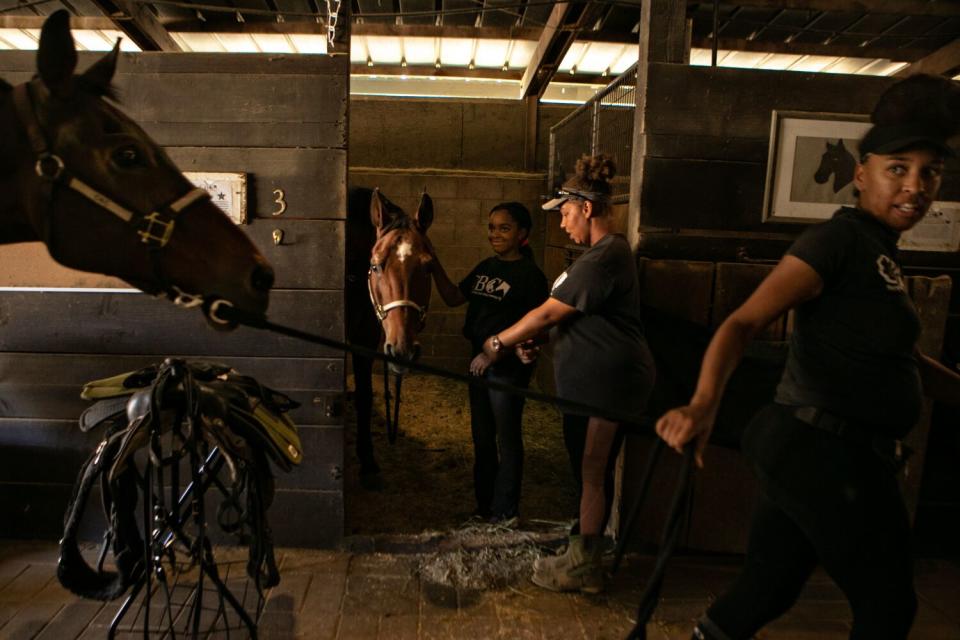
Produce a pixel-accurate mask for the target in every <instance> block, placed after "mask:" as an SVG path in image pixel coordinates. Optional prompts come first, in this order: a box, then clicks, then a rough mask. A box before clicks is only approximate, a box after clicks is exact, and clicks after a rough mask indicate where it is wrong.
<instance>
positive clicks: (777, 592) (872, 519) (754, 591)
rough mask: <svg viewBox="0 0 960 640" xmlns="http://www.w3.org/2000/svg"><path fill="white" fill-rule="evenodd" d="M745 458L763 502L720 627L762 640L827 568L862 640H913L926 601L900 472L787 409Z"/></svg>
mask: <svg viewBox="0 0 960 640" xmlns="http://www.w3.org/2000/svg"><path fill="white" fill-rule="evenodd" d="M743 448H744V452H745V453H746V454H747V457H748V458H749V459H750V460H751V463H752V464H753V466H754V469H755V471H756V472H757V474H758V477H759V479H760V483H761V487H762V492H761V496H760V499H759V501H758V504H757V507H756V511H755V513H754V516H753V522H752V526H751V531H750V540H749V544H748V548H747V557H746V560H745V564H744V567H743V571H742V572H741V573H740V575H739V577H738V578H737V580H736V582H735V583H734V585H733V586H732V587H731V588H730V590H729V591H727V592H726V593H725V594H724V595H723V596H721V597H720V598H719V599H717V600H716V601H715V602H714V604H713V605H712V606H711V607H710V609H709V610H708V611H707V618H709V620H710V622H712V623H713V625H715V626H716V627H717V628H718V629H719V630H721V631H722V632H723V634H725V635H726V636H728V637H729V638H731V639H733V640H740V639H745V638H751V637H753V635H754V634H755V633H756V632H757V631H758V630H760V629H761V628H762V627H763V626H764V625H766V624H767V623H769V622H771V621H772V620H774V619H776V618H778V617H779V616H781V615H782V614H784V613H785V612H786V611H787V610H788V609H790V607H791V606H792V605H793V604H794V602H796V600H797V598H798V596H799V595H800V592H801V590H802V589H803V586H804V584H805V583H806V581H807V579H808V578H809V577H810V575H811V573H812V572H813V570H814V569H815V568H816V566H817V565H818V564H819V565H822V566H823V567H824V569H825V570H826V572H827V574H828V575H829V576H830V577H831V578H832V579H833V580H834V581H835V582H836V584H837V585H838V586H839V587H840V589H841V590H842V591H843V592H844V594H845V595H846V597H847V599H848V600H849V602H850V607H851V610H852V612H853V629H852V631H851V634H850V637H851V638H852V639H854V640H862V639H867V638H870V639H874V640H900V639H903V638H906V637H907V634H908V632H909V630H910V627H911V625H912V623H913V619H914V616H915V614H916V609H917V599H916V594H915V592H914V586H913V561H912V556H911V552H910V526H909V519H908V516H907V510H906V508H905V506H904V503H903V498H902V496H901V494H900V489H899V486H898V485H897V481H896V476H895V475H894V473H893V472H892V470H891V468H890V467H889V466H888V465H887V464H886V463H885V462H884V461H883V460H882V459H881V458H880V457H879V456H877V455H876V454H875V453H874V452H873V451H872V450H871V449H870V448H869V447H868V446H865V445H863V444H855V443H851V442H848V441H845V440H842V439H840V438H839V437H838V436H836V435H834V434H831V433H826V432H823V431H819V430H817V429H815V428H814V427H811V426H810V425H807V424H804V423H803V422H800V421H799V420H797V419H796V418H795V417H794V416H793V415H792V409H791V408H790V407H784V406H781V405H771V406H768V407H766V408H765V409H763V410H762V411H761V412H760V413H759V414H758V415H757V417H756V418H754V420H753V421H752V422H751V424H750V426H749V427H748V428H747V431H746V433H745V434H744V436H743ZM711 626H712V625H711Z"/></svg>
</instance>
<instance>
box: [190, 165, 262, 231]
mask: <svg viewBox="0 0 960 640" xmlns="http://www.w3.org/2000/svg"><path fill="white" fill-rule="evenodd" d="M183 175H184V176H186V178H187V180H189V181H190V182H192V183H193V184H194V186H197V187H200V188H201V189H205V190H206V191H207V193H209V194H210V201H211V202H213V204H214V205H216V206H217V207H218V208H219V209H220V210H221V211H223V212H224V213H225V214H227V216H228V217H229V218H230V219H231V220H233V222H234V223H235V224H246V222H247V174H246V173H240V172H209V171H184V172H183Z"/></svg>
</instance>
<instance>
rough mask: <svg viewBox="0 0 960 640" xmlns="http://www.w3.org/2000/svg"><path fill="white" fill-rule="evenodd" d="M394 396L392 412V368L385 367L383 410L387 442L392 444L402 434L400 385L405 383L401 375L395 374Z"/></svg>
mask: <svg viewBox="0 0 960 640" xmlns="http://www.w3.org/2000/svg"><path fill="white" fill-rule="evenodd" d="M393 382H394V394H393V411H392V414H393V415H392V416H391V411H390V398H391V394H390V367H388V366H387V365H386V363H384V365H383V405H384V406H383V409H384V416H385V420H386V426H387V441H388V442H389V443H390V444H396V443H397V435H398V434H399V433H400V383H401V382H403V376H402V375H401V374H399V373H397V374H394V376H393Z"/></svg>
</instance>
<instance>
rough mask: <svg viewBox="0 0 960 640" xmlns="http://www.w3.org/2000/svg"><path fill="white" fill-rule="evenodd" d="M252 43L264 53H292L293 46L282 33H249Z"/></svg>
mask: <svg viewBox="0 0 960 640" xmlns="http://www.w3.org/2000/svg"><path fill="white" fill-rule="evenodd" d="M250 35H251V36H253V41H254V42H256V43H257V46H258V47H260V51H263V52H264V53H294V50H293V44H292V43H291V42H290V40H289V39H288V38H287V36H286V35H284V34H282V33H251V34H250Z"/></svg>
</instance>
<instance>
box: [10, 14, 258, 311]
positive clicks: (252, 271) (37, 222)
mask: <svg viewBox="0 0 960 640" xmlns="http://www.w3.org/2000/svg"><path fill="white" fill-rule="evenodd" d="M118 52H119V49H118V47H114V50H113V51H112V52H110V53H109V54H107V55H106V56H105V57H103V58H102V59H100V60H99V61H97V62H96V63H94V64H93V65H92V66H91V67H90V68H89V69H87V70H86V71H85V72H84V73H82V74H80V75H74V68H75V66H76V63H77V54H76V51H75V48H74V44H73V38H72V37H71V35H70V25H69V17H68V14H67V12H66V11H62V10H61V11H58V12H56V13H54V14H53V15H52V16H50V18H49V19H48V20H47V21H46V22H45V23H44V26H43V29H42V31H41V36H40V46H39V50H38V52H37V75H36V76H35V77H34V78H33V80H31V81H30V82H28V83H25V84H23V85H19V86H17V87H10V85H8V84H6V83H4V82H3V81H0V242H2V243H10V242H24V241H32V240H40V241H43V242H44V243H45V244H46V246H47V249H48V250H49V252H50V255H51V256H52V257H53V258H54V259H55V260H56V261H57V262H60V263H61V264H63V265H66V266H68V267H72V268H75V269H80V270H83V271H94V272H99V273H104V274H108V275H112V276H116V277H119V278H122V279H123V280H126V281H127V282H129V283H130V284H132V285H133V286H135V287H137V288H139V289H142V290H143V291H145V292H147V293H151V294H166V295H168V296H169V297H170V298H171V299H174V300H175V301H177V302H179V303H181V304H184V303H185V304H187V305H188V306H193V305H195V304H199V303H200V302H205V303H206V304H205V306H206V308H208V309H209V307H210V305H214V306H216V305H218V304H222V303H224V302H226V303H229V304H231V305H234V306H236V307H238V308H240V309H243V310H245V311H249V312H254V313H262V312H264V311H265V310H266V308H267V303H268V297H269V292H270V288H271V287H272V285H273V270H272V269H271V268H270V265H269V264H268V263H267V261H266V260H265V259H264V258H263V256H262V255H261V254H260V253H259V252H258V251H257V249H256V247H254V245H253V243H251V242H250V240H249V239H248V238H247V237H246V235H244V233H243V232H242V231H240V230H239V229H238V228H237V227H236V225H234V224H233V223H232V222H231V221H230V220H229V219H228V218H227V216H226V215H224V214H223V213H222V212H221V211H220V210H219V209H218V208H217V207H215V206H214V205H213V203H212V202H210V200H209V198H208V197H207V195H206V193H205V192H204V191H202V190H198V189H195V188H194V186H193V185H192V184H191V183H190V182H189V181H188V180H187V179H186V178H185V177H184V176H183V174H181V173H180V171H179V170H178V169H177V168H176V166H174V164H173V162H172V161H171V160H170V159H169V158H168V157H167V155H166V154H165V153H164V151H163V150H162V149H161V148H160V147H159V146H158V145H157V144H156V143H155V142H153V141H152V140H151V139H150V138H149V137H148V136H147V134H146V133H144V132H143V130H142V129H141V128H140V127H139V126H137V125H136V124H135V123H134V122H133V121H132V120H130V118H128V117H127V116H125V115H124V114H123V113H121V112H120V111H119V110H118V109H116V108H114V107H113V106H112V105H111V104H110V103H108V102H107V101H106V100H105V99H104V98H105V97H106V98H109V97H112V95H113V93H112V89H111V86H110V82H111V80H112V78H113V75H114V71H115V69H116V63H117V57H118Z"/></svg>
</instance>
